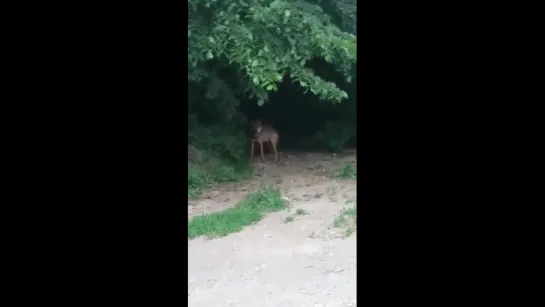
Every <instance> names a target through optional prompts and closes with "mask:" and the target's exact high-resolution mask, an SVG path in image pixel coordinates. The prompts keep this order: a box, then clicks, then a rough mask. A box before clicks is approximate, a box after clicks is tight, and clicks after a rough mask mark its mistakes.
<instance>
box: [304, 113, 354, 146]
mask: <svg viewBox="0 0 545 307" xmlns="http://www.w3.org/2000/svg"><path fill="white" fill-rule="evenodd" d="M355 137H356V127H355V126H353V125H349V124H348V125H347V123H345V122H331V121H328V122H326V123H325V124H324V125H323V128H322V129H320V130H319V131H318V132H316V133H315V134H314V135H313V136H312V140H311V141H312V143H313V144H314V145H315V146H316V147H320V148H325V149H327V150H329V151H333V152H339V151H341V150H342V149H343V148H345V147H346V144H347V143H348V142H349V141H350V140H352V139H353V138H355Z"/></svg>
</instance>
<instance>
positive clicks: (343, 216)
mask: <svg viewBox="0 0 545 307" xmlns="http://www.w3.org/2000/svg"><path fill="white" fill-rule="evenodd" d="M356 216H357V210H356V204H354V206H353V207H349V208H346V209H343V210H342V211H341V213H340V214H339V215H338V216H337V217H335V220H334V222H333V225H334V226H335V227H337V228H342V229H344V230H345V236H349V235H351V234H352V233H354V232H355V231H356V229H357V223H356Z"/></svg>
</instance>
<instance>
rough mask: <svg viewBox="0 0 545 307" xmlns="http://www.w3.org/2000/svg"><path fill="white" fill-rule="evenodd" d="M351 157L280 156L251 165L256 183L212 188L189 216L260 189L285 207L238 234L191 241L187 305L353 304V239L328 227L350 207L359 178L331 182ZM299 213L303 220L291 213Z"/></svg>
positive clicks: (237, 199)
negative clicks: (276, 195)
mask: <svg viewBox="0 0 545 307" xmlns="http://www.w3.org/2000/svg"><path fill="white" fill-rule="evenodd" d="M355 159H356V158H355V154H347V155H342V156H333V155H327V154H284V155H282V156H281V162H280V163H279V164H274V163H272V162H266V163H264V164H262V163H257V164H256V173H257V174H258V175H257V176H256V178H254V179H252V180H250V181H246V182H239V183H234V184H227V185H221V186H216V187H214V188H213V189H211V190H210V191H208V192H207V193H206V194H204V195H203V196H202V197H201V198H200V199H197V200H195V201H193V203H191V204H192V205H190V206H189V207H188V215H189V217H192V216H195V215H199V214H202V213H207V212H213V211H217V210H222V209H225V208H228V207H230V206H232V205H234V204H235V203H236V202H238V201H239V200H240V199H242V198H244V197H245V196H246V195H248V194H249V193H251V192H253V191H255V190H257V189H258V188H259V187H261V186H263V185H273V186H276V187H277V188H278V189H280V191H281V192H282V195H284V196H285V197H286V198H287V199H288V202H289V204H290V206H289V209H287V210H283V211H280V212H275V213H270V214H268V215H267V216H266V217H265V218H264V219H263V220H262V221H260V222H259V223H257V224H255V225H253V226H250V227H247V228H246V229H245V230H243V231H242V232H240V233H234V234H230V235H228V236H226V237H223V238H219V239H212V240H208V239H204V238H197V239H194V240H191V241H189V293H188V296H189V297H188V301H189V306H207V307H214V306H241V307H246V306H248V307H259V306H275V307H277V306H285V307H289V306H297V307H302V306H328V307H329V306H330V307H334V306H356V292H357V290H356V234H353V235H351V236H348V237H346V236H345V232H344V230H343V229H339V228H335V227H334V226H333V224H334V219H335V217H336V216H338V215H339V213H340V212H341V210H342V209H343V208H347V207H349V206H354V203H355V201H356V181H355V180H340V179H332V178H330V177H328V176H327V175H329V174H331V173H332V172H334V171H338V170H339V169H340V168H341V166H342V165H343V163H355V162H356V161H355ZM296 209H303V210H304V211H306V212H307V214H305V215H296V217H295V220H294V221H292V222H289V223H287V222H286V221H285V218H286V217H288V216H294V212H295V210H296Z"/></svg>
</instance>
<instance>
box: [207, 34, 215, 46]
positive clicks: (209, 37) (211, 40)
mask: <svg viewBox="0 0 545 307" xmlns="http://www.w3.org/2000/svg"><path fill="white" fill-rule="evenodd" d="M208 40H209V41H210V42H211V43H212V44H215V43H216V40H215V39H214V38H213V37H212V36H208Z"/></svg>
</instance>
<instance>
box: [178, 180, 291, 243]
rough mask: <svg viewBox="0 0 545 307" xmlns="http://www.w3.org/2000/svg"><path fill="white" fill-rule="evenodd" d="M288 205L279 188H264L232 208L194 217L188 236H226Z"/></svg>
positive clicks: (189, 226) (190, 223)
mask: <svg viewBox="0 0 545 307" xmlns="http://www.w3.org/2000/svg"><path fill="white" fill-rule="evenodd" d="M286 206H287V205H286V202H285V201H284V200H283V199H282V198H281V197H280V192H279V191H278V190H277V189H275V188H263V189H261V190H259V191H258V192H256V193H253V194H250V195H248V196H247V197H246V198H244V199H243V200H241V201H240V202H239V203H237V204H236V205H235V206H234V207H232V208H229V209H226V210H223V211H219V212H215V213H211V214H204V215H200V216H196V217H194V218H193V219H191V220H190V221H189V224H188V237H189V239H193V238H196V237H199V236H207V237H209V238H213V237H222V236H226V235H228V234H230V233H233V232H238V231H241V230H242V229H243V228H244V227H245V226H248V225H251V224H254V223H256V222H258V221H260V220H261V219H262V218H263V216H264V214H265V213H267V212H273V211H278V210H281V209H284V208H285V207H286Z"/></svg>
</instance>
